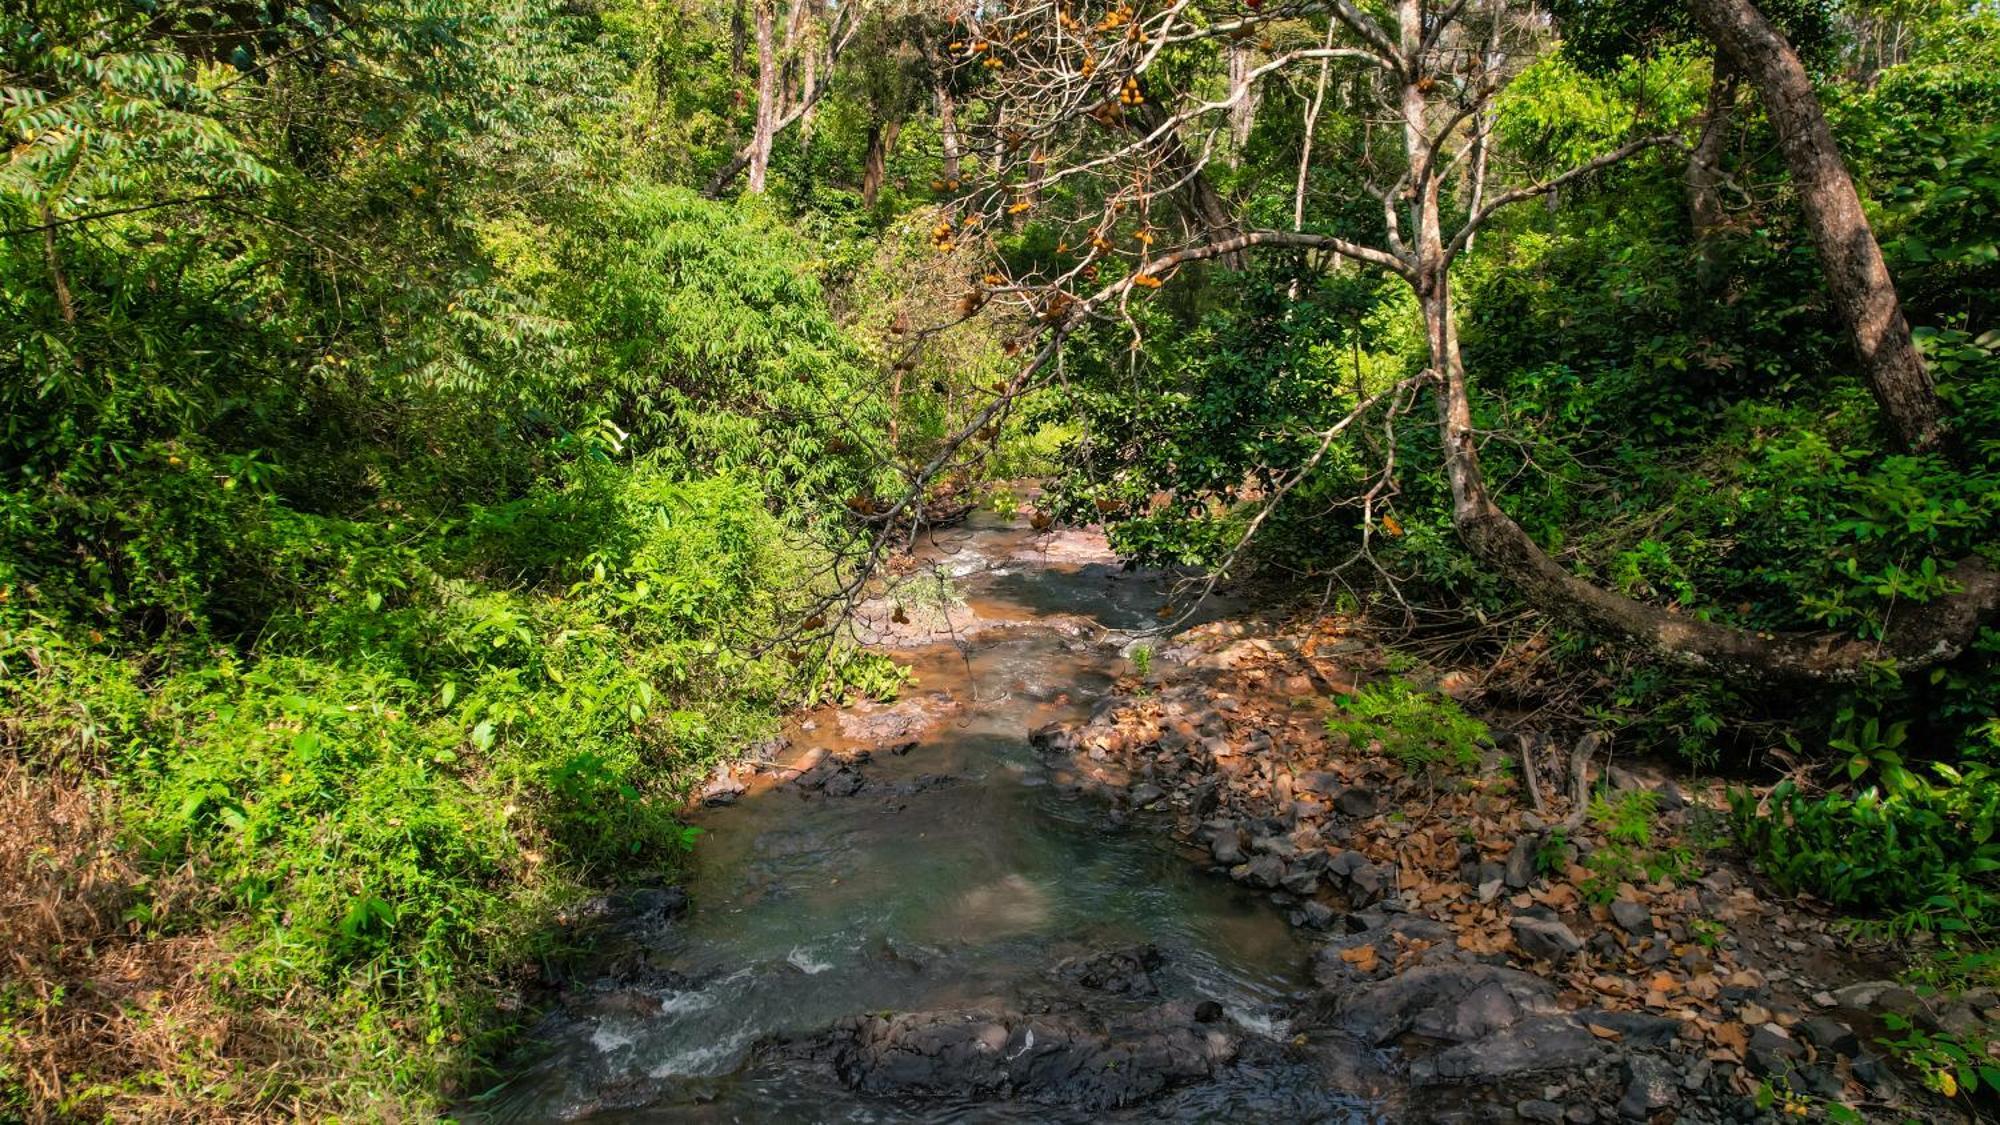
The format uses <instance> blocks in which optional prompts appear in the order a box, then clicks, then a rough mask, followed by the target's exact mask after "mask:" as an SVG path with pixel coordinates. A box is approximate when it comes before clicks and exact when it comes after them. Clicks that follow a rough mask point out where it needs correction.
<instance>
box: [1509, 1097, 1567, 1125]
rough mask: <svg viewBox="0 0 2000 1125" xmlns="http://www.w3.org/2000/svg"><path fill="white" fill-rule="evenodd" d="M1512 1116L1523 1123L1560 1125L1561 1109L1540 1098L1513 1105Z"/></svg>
mask: <svg viewBox="0 0 2000 1125" xmlns="http://www.w3.org/2000/svg"><path fill="white" fill-rule="evenodd" d="M1514 1116H1516V1117H1518V1118H1520V1119H1521V1120H1523V1121H1538V1122H1542V1123H1543V1125H1562V1119H1563V1107H1561V1106H1559V1105H1557V1104H1556V1103H1554V1102H1545V1101H1543V1100H1541V1099H1540V1098H1528V1099H1527V1100H1525V1101H1520V1102H1516V1103H1515V1104H1514Z"/></svg>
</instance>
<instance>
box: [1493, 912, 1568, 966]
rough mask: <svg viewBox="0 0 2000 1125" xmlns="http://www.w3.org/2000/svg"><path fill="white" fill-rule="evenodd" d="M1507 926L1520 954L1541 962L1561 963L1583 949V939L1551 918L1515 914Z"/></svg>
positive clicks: (1524, 913)
mask: <svg viewBox="0 0 2000 1125" xmlns="http://www.w3.org/2000/svg"><path fill="white" fill-rule="evenodd" d="M1508 926H1509V928H1511V929H1512V930H1513V931H1514V942H1515V944H1517V945H1519V946H1520V947H1521V950H1522V952H1524V953H1526V954H1527V955H1528V956H1530V957H1534V958H1538V959H1540V960H1543V961H1561V960H1563V959H1564V958H1567V957H1568V956H1569V955H1570V954H1572V953H1575V952H1576V951H1577V950H1579V949H1582V948H1583V939H1582V938H1580V937H1577V936H1576V932H1575V931H1574V930H1571V929H1570V928H1569V927H1568V926H1565V925H1563V924H1562V923H1561V922H1559V921H1557V920H1556V919H1555V918H1553V917H1541V916H1538V915H1534V914H1529V913H1526V912H1523V913H1520V914H1516V915H1515V916H1514V918H1513V920H1512V921H1510V922H1508Z"/></svg>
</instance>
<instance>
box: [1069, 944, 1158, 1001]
mask: <svg viewBox="0 0 2000 1125" xmlns="http://www.w3.org/2000/svg"><path fill="white" fill-rule="evenodd" d="M1164 961H1165V957H1164V956H1163V955H1162V954H1161V953H1160V948H1159V946H1156V945H1153V944H1151V943H1150V942H1149V943H1147V944H1145V945H1134V946H1130V947H1128V948H1124V949H1107V950H1105V951H1103V952H1101V953H1091V954H1086V955H1084V956H1081V957H1071V958H1068V959H1066V960H1063V961H1059V962H1057V963H1056V964H1055V966H1054V967H1053V968H1051V969H1050V970H1049V974H1050V975H1051V976H1053V977H1054V978H1055V979H1057V980H1062V981H1068V982H1069V983H1071V984H1076V985H1081V986H1083V987H1084V988H1088V989H1091V990H1093V991H1096V992H1108V993H1111V994H1113V995H1116V996H1157V995H1159V991H1160V989H1159V986H1158V985H1156V984H1154V983H1153V971H1154V970H1156V969H1158V968H1159V967H1160V965H1161V964H1162V963H1163V962H1164Z"/></svg>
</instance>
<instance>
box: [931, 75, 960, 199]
mask: <svg viewBox="0 0 2000 1125" xmlns="http://www.w3.org/2000/svg"><path fill="white" fill-rule="evenodd" d="M931 100H932V101H933V102H934V103H935V108H936V111H937V119H938V145H939V147H941V148H943V149H944V178H945V182H946V183H948V184H957V183H958V177H959V167H958V157H959V152H960V147H959V139H958V99H956V98H954V97H952V95H951V87H950V86H949V85H947V84H945V83H943V82H939V83H937V84H936V85H934V86H932V87H931Z"/></svg>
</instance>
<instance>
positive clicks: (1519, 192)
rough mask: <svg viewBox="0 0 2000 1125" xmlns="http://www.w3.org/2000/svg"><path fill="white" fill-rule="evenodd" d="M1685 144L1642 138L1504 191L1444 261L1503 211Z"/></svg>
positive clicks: (1469, 224)
mask: <svg viewBox="0 0 2000 1125" xmlns="http://www.w3.org/2000/svg"><path fill="white" fill-rule="evenodd" d="M1682 143H1683V142H1682V141H1681V139H1680V138H1679V137H1677V136H1673V135H1671V134H1659V135H1655V136H1651V137H1641V138H1639V139H1638V140H1636V141H1632V142H1631V143H1629V144H1624V145H1620V146H1618V147H1617V148H1615V149H1612V150H1611V151H1610V152H1607V153H1605V154H1603V155H1602V156H1599V157H1597V158H1596V159H1593V160H1586V161H1584V162H1583V163H1582V164H1579V165H1577V166H1576V167H1574V168H1571V169H1570V170H1569V171H1567V172H1564V173H1562V174H1561V175H1558V176H1551V177H1549V178H1548V179H1546V180H1543V181H1541V182H1540V183H1534V184H1529V185H1528V186H1526V187H1518V188H1515V189H1513V190H1512V191H1503V192H1501V193H1500V194H1499V195H1496V196H1494V197H1493V199H1492V200H1491V201H1490V202H1488V203H1487V204H1486V205H1485V206H1484V207H1481V208H1480V209H1479V210H1477V211H1475V212H1473V214H1472V217H1470V218H1468V219H1466V220H1465V225H1464V226H1462V227H1459V228H1458V233H1457V234H1455V235H1453V236H1452V239H1451V243H1450V244H1449V245H1447V246H1446V247H1445V260H1446V261H1447V262H1448V261H1450V260H1451V259H1453V258H1455V257H1457V256H1458V254H1459V252H1460V251H1461V250H1463V249H1465V244H1466V241H1467V240H1468V239H1470V238H1471V237H1472V235H1473V232H1475V231H1477V230H1478V229H1479V228H1480V227H1483V226H1485V225H1486V223H1487V221H1488V220H1490V219H1491V218H1493V216H1494V215H1495V214H1496V213H1498V212H1499V211H1500V210H1501V209H1502V208H1504V207H1507V206H1508V205H1510V204H1514V203H1519V202H1521V201H1522V200H1524V199H1533V198H1535V197H1536V196H1538V195H1547V194H1548V193H1549V192H1552V191H1554V190H1556V189H1557V188H1559V187H1561V186H1563V185H1564V184H1566V183H1569V182H1571V181H1573V180H1577V179H1580V178H1582V177H1584V176H1588V175H1590V174H1591V173H1592V172H1596V171H1598V170H1600V169H1603V168H1609V167H1611V166H1612V165H1613V164H1616V163H1618V162H1619V161H1621V160H1624V159H1625V158H1627V157H1629V156H1631V155H1632V154H1634V153H1637V152H1643V151H1645V150H1646V149H1649V148H1662V147H1666V146H1670V145H1679V144H1682Z"/></svg>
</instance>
